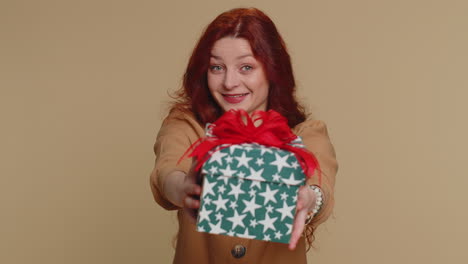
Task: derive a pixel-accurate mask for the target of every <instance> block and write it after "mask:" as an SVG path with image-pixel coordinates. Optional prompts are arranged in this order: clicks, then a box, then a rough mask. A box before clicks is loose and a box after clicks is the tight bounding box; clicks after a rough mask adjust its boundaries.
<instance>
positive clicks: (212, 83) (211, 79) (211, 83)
mask: <svg viewBox="0 0 468 264" xmlns="http://www.w3.org/2000/svg"><path fill="white" fill-rule="evenodd" d="M206 78H207V83H208V88H209V90H210V92H211V93H213V92H214V91H216V89H217V87H218V86H219V80H218V79H219V78H217V77H216V76H214V75H212V74H208V76H207V77H206Z"/></svg>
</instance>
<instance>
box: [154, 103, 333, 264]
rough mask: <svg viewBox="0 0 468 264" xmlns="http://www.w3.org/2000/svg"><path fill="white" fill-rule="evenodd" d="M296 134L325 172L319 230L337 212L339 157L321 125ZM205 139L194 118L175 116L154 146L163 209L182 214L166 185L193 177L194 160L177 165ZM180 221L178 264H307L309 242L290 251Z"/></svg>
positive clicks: (315, 222)
mask: <svg viewBox="0 0 468 264" xmlns="http://www.w3.org/2000/svg"><path fill="white" fill-rule="evenodd" d="M293 132H294V133H295V134H296V135H298V136H301V137H302V139H303V141H304V143H305V145H306V147H307V149H309V150H310V151H312V152H313V153H314V154H315V156H316V157H317V159H318V161H319V164H320V167H321V170H322V185H321V188H322V190H323V192H324V196H325V199H326V200H325V203H324V205H323V206H322V209H321V210H320V212H319V214H318V215H317V216H315V217H314V219H313V221H312V222H311V224H312V225H314V226H318V225H319V224H320V223H322V222H324V221H325V220H326V219H327V218H328V217H329V216H330V214H331V212H332V209H333V204H334V198H333V190H334V185H335V175H336V172H337V169H338V165H337V162H336V158H335V151H334V149H333V146H332V144H331V142H330V139H329V137H328V133H327V128H326V126H325V124H324V123H323V122H322V121H317V120H308V121H305V122H303V123H301V124H299V125H298V126H296V127H295V128H293ZM203 136H204V128H203V127H202V126H201V125H200V124H199V123H198V122H197V121H196V119H195V118H194V117H193V116H192V115H189V114H186V113H182V112H180V111H173V112H171V113H170V114H169V115H168V117H166V119H165V120H164V122H163V124H162V126H161V129H160V130H159V133H158V136H157V138H156V143H155V145H154V152H155V154H156V163H155V167H154V170H153V172H152V173H151V177H150V183H151V189H152V192H153V195H154V199H155V200H156V202H157V203H158V204H159V205H160V206H162V207H163V208H165V209H167V210H178V209H180V208H179V207H177V206H175V205H174V204H172V203H171V202H169V201H168V200H167V199H166V198H165V197H164V189H163V186H164V184H163V183H164V179H165V177H166V176H167V175H169V173H171V172H172V171H174V170H180V171H183V172H185V173H187V172H188V170H189V168H190V165H191V159H185V160H183V161H182V162H181V163H180V164H179V165H177V161H178V160H179V158H180V157H181V156H182V154H183V153H184V152H185V151H186V150H187V148H188V147H189V146H190V145H191V144H192V143H194V142H195V141H196V140H197V139H198V138H200V137H203ZM308 183H309V184H313V183H315V184H317V177H312V179H310V180H308ZM178 220H179V232H178V235H177V246H176V252H175V257H174V263H177V264H179V263H195V264H197V263H202V264H205V263H215V264H220V263H253V264H261V263H268V264H275V263H307V261H306V251H305V239H304V238H301V239H300V242H299V243H298V245H297V248H296V250H294V251H290V250H289V249H288V245H287V244H282V243H275V242H264V241H260V240H250V239H243V238H237V237H229V236H224V235H212V234H208V233H200V232H197V231H196V226H195V225H194V224H192V223H190V222H189V220H188V218H187V217H186V216H185V215H184V211H183V210H178ZM236 245H237V246H238V245H242V246H243V247H245V249H246V251H245V255H244V256H243V257H241V258H234V257H233V255H232V254H231V250H232V249H233V248H234V247H235V246H236Z"/></svg>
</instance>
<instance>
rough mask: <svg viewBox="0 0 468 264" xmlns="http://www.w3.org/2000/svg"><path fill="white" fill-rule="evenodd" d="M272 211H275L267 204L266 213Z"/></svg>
mask: <svg viewBox="0 0 468 264" xmlns="http://www.w3.org/2000/svg"><path fill="white" fill-rule="evenodd" d="M273 209H275V208H274V207H273V206H271V204H269V205H268V206H267V207H265V210H266V211H267V213H273Z"/></svg>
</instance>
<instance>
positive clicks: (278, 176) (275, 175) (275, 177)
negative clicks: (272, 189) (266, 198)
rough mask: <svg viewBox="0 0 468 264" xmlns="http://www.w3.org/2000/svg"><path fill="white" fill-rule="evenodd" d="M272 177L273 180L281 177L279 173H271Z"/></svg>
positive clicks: (278, 179)
mask: <svg viewBox="0 0 468 264" xmlns="http://www.w3.org/2000/svg"><path fill="white" fill-rule="evenodd" d="M272 177H273V181H280V179H281V175H279V174H278V173H275V174H273V176H272Z"/></svg>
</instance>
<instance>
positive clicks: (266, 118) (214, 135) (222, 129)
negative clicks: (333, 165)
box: [179, 109, 321, 182]
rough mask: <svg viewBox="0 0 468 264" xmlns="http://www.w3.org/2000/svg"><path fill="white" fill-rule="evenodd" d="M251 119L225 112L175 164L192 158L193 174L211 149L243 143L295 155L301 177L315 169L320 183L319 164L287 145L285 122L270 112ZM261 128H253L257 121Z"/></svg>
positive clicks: (289, 139)
mask: <svg viewBox="0 0 468 264" xmlns="http://www.w3.org/2000/svg"><path fill="white" fill-rule="evenodd" d="M253 116H254V117H255V118H253V119H252V118H251V117H250V116H249V114H248V113H247V112H246V111H244V110H234V109H233V110H229V111H227V112H225V113H224V114H223V115H222V116H221V117H220V118H219V119H218V120H216V121H215V122H214V123H212V124H210V125H209V126H208V131H209V134H211V136H206V137H204V138H201V139H199V140H197V141H196V142H195V143H193V144H192V145H191V146H190V147H189V148H188V149H187V151H186V152H185V153H184V155H183V156H182V158H181V159H180V160H179V162H180V161H181V160H182V159H184V158H185V157H186V156H187V153H189V152H190V151H191V154H190V155H189V157H195V158H196V160H197V162H198V164H197V166H196V167H195V170H196V171H198V170H199V169H200V168H201V166H202V165H203V163H205V162H206V161H207V160H208V159H209V158H210V157H211V154H212V152H210V151H211V150H212V149H213V148H215V147H219V149H217V150H220V149H223V148H227V147H229V146H231V145H236V144H243V143H258V144H260V145H264V146H269V147H277V148H280V149H284V150H287V151H289V152H292V153H294V154H295V155H296V158H297V160H298V161H299V163H300V165H301V167H302V169H303V171H304V173H305V174H306V175H307V177H311V176H312V175H313V173H314V171H315V170H316V169H317V171H318V172H319V176H318V177H319V182H320V181H321V175H320V169H319V163H318V161H317V159H316V158H315V156H314V154H312V153H311V152H309V151H307V150H306V149H304V148H298V147H294V146H292V145H290V143H291V142H292V141H293V140H294V139H296V138H297V136H296V135H294V134H293V133H292V131H291V129H290V128H289V126H288V122H287V119H286V118H285V117H283V116H282V115H280V114H279V113H278V112H276V111H274V110H269V111H267V112H265V111H255V112H254V113H253ZM259 120H261V121H262V122H261V124H260V125H258V126H255V123H256V122H257V121H259Z"/></svg>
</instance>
